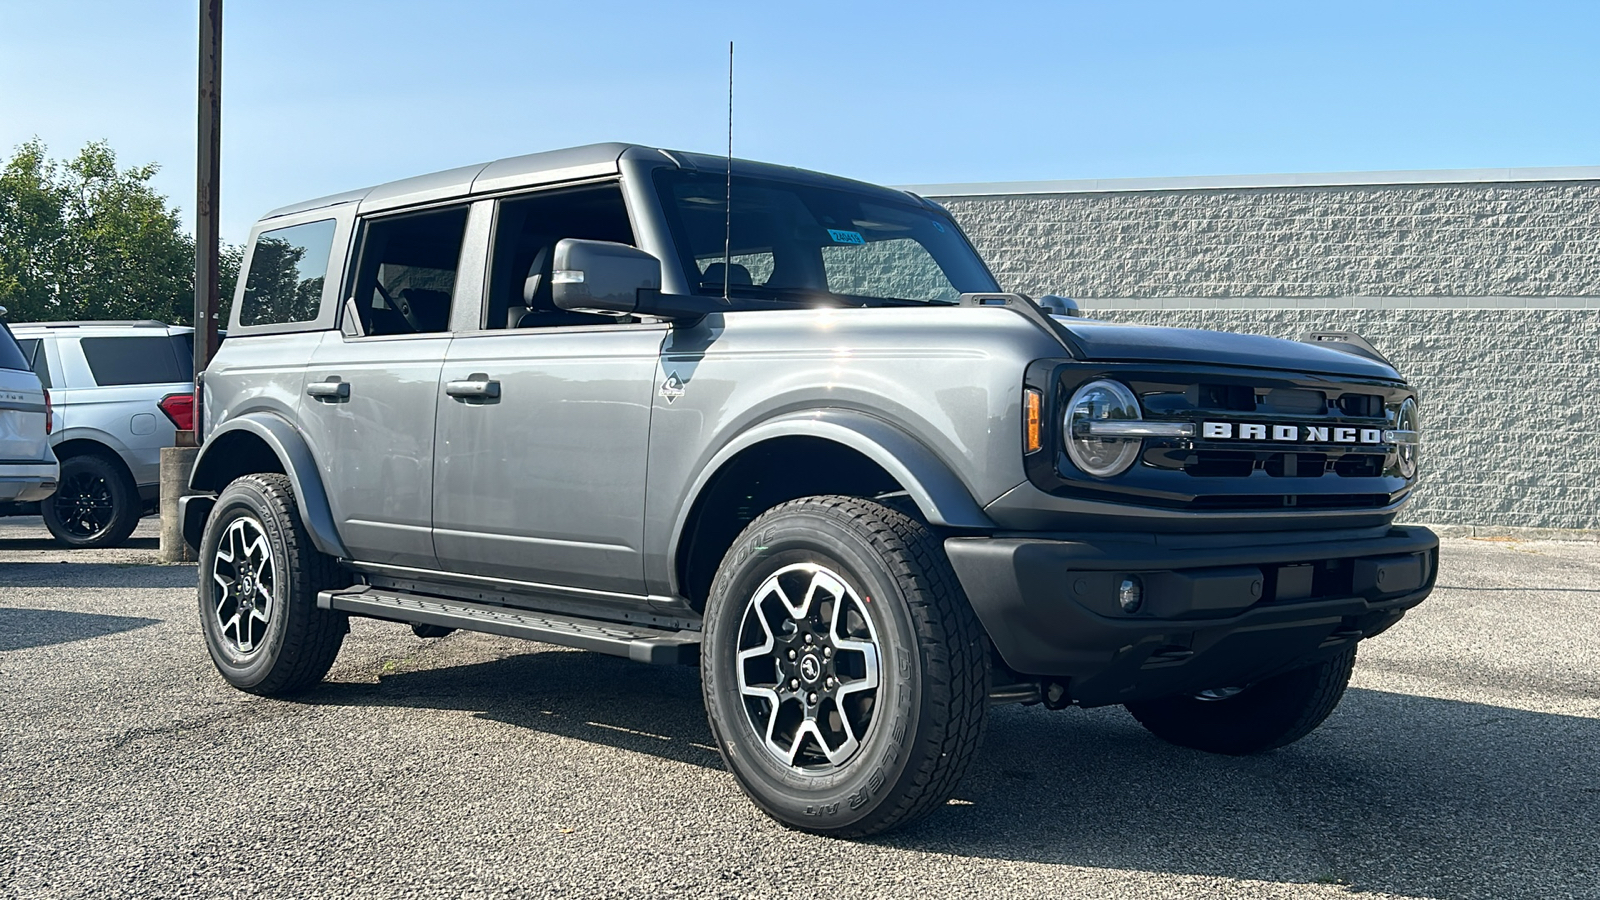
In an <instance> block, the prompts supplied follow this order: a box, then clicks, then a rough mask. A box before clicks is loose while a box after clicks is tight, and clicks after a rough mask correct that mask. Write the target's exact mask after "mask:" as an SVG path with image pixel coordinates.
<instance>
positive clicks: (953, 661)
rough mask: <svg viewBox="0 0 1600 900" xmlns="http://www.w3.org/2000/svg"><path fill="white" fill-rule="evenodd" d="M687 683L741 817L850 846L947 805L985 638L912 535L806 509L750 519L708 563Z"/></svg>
mask: <svg viewBox="0 0 1600 900" xmlns="http://www.w3.org/2000/svg"><path fill="white" fill-rule="evenodd" d="M701 683H702V685H703V689H704V692H705V702H706V710H707V714H708V716H709V718H710V722H711V730H712V732H713V733H714V734H715V735H716V737H717V743H718V746H719V749H720V750H721V752H722V757H723V760H724V761H725V762H726V763H727V766H728V768H729V769H730V770H731V771H732V772H733V774H734V776H735V777H736V778H737V779H738V781H739V784H740V786H741V787H742V788H743V789H744V791H745V793H747V794H748V795H749V796H750V797H751V799H753V800H754V801H755V802H756V804H757V805H759V806H760V807H761V808H762V809H763V810H765V811H766V812H767V813H768V814H769V815H771V816H772V817H773V818H775V819H777V820H778V821H780V822H783V823H784V824H786V825H790V826H792V827H795V828H800V829H804V830H806V831H814V832H818V833H824V834H831V835H836V836H841V837H859V836H864V835H869V834H876V833H879V832H882V831H886V830H888V829H890V828H894V827H896V826H899V825H902V824H904V823H906V822H908V821H910V820H912V819H914V818H916V817H917V816H920V815H922V814H924V813H926V812H928V811H930V810H932V809H934V808H936V807H938V806H940V805H942V804H943V803H944V802H945V801H946V800H948V799H949V797H950V795H951V793H952V792H953V791H954V790H955V788H956V785H957V784H958V783H959V781H960V780H961V776H962V774H963V773H964V772H965V771H966V768H967V765H968V763H969V762H970V761H971V759H972V757H973V755H974V754H975V753H976V751H977V748H978V744H979V742H980V740H981V739H982V735H983V729H984V720H985V712H986V708H987V702H988V683H989V645H988V638H987V637H986V636H985V635H984V633H983V630H982V627H981V626H980V625H979V624H978V621H977V617H976V616H975V615H974V614H973V612H972V609H971V607H970V606H969V605H968V603H967V599H966V596H965V595H964V594H963V593H962V591H961V586H960V584H959V583H958V582H957V581H956V577H955V573H954V572H953V571H952V570H951V569H950V564H949V562H948V560H946V558H945V556H944V552H943V548H942V546H941V545H940V543H939V540H938V539H937V537H935V536H934V535H933V534H932V533H931V532H930V531H929V530H928V528H927V527H926V526H924V525H923V524H921V523H920V522H917V521H916V520H914V519H911V518H910V517H908V516H906V515H904V514H902V513H899V512H896V511H894V510H892V509H889V508H888V507H886V506H883V505H882V504H879V503H874V502H872V501H870V500H863V499H860V498H855V497H841V496H823V497H808V498H803V499H800V500H794V501H791V502H788V503H784V504H782V505H780V506H777V507H774V508H773V509H771V510H768V511H767V512H765V513H763V514H762V515H761V516H760V517H758V518H757V519H756V520H755V521H754V522H751V523H750V525H749V527H747V528H746V529H745V530H744V532H743V533H742V534H741V535H739V538H738V539H737V540H736V541H735V542H734V544H733V546H732V547H731V548H730V549H729V551H728V553H727V555H726V556H725V557H724V558H723V561H722V565H721V567H720V568H719V569H718V571H717V577H716V581H715V583H714V585H713V587H712V590H711V596H710V599H709V600H708V602H707V605H706V617H705V634H704V640H703V643H702V644H701Z"/></svg>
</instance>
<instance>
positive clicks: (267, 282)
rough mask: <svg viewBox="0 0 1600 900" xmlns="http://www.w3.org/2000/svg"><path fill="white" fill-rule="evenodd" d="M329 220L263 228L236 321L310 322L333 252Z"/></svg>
mask: <svg viewBox="0 0 1600 900" xmlns="http://www.w3.org/2000/svg"><path fill="white" fill-rule="evenodd" d="M333 226H334V221H333V220H332V219H323V220H322V221H320V222H307V223H306V224H304V225H291V226H290V227H288V228H276V229H273V230H272V231H263V232H262V233H261V234H260V235H259V236H257V237H256V246H255V250H254V251H252V252H251V254H250V273H249V276H248V277H247V278H246V280H245V283H244V302H243V303H241V304H240V306H239V324H240V325H279V324H283V323H288V322H310V321H312V320H314V319H316V318H317V313H318V312H319V311H320V310H321V308H322V282H323V280H324V279H325V278H326V277H327V275H328V256H329V254H330V253H331V251H332V250H333Z"/></svg>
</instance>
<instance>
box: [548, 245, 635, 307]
mask: <svg viewBox="0 0 1600 900" xmlns="http://www.w3.org/2000/svg"><path fill="white" fill-rule="evenodd" d="M660 290H661V260H659V259H656V258H655V257H654V256H651V255H650V254H648V253H646V252H644V251H643V250H640V249H638V248H636V247H629V246H628V245H627V244H616V243H612V242H611V241H584V240H579V239H577V238H564V239H562V240H561V241H560V242H559V243H557V244H556V258H555V264H554V267H553V271H552V272H551V273H550V299H551V300H552V301H553V302H554V303H555V305H556V306H558V307H560V308H561V309H564V310H566V311H568V312H581V313H598V314H600V315H602V316H631V315H633V314H634V313H635V312H639V311H640V310H639V292H640V291H660Z"/></svg>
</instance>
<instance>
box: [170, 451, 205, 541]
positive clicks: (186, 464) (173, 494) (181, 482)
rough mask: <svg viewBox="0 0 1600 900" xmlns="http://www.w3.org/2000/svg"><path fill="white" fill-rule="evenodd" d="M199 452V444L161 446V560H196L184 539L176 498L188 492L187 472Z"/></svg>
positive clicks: (192, 465) (192, 466)
mask: <svg viewBox="0 0 1600 900" xmlns="http://www.w3.org/2000/svg"><path fill="white" fill-rule="evenodd" d="M199 455H200V448H198V447H162V448H161V561H162V562H164V563H180V562H194V561H195V555H194V553H193V552H192V551H191V550H190V549H189V545H187V544H185V543H184V542H183V523H182V522H180V521H178V498H179V497H182V496H183V495H184V494H186V493H188V490H189V472H190V470H192V469H193V468H194V461H195V458H196V457H198V456H199Z"/></svg>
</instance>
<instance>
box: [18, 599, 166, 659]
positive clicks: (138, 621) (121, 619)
mask: <svg viewBox="0 0 1600 900" xmlns="http://www.w3.org/2000/svg"><path fill="white" fill-rule="evenodd" d="M160 621H161V620H160V619H145V618H141V617H136V616H105V615H98V614H95V613H78V612H65V611H63V610H59V609H19V608H17V607H11V606H0V651H4V650H28V649H31V648H34V647H48V646H51V645H52V644H65V643H68V642H71V641H82V640H87V639H88V638H97V637H104V636H105V635H108V634H117V633H118V632H122V631H132V630H134V629H135V628H143V627H145V626H146V625H155V624H157V623H159V622H160Z"/></svg>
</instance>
